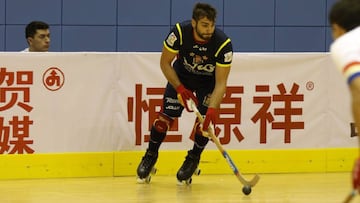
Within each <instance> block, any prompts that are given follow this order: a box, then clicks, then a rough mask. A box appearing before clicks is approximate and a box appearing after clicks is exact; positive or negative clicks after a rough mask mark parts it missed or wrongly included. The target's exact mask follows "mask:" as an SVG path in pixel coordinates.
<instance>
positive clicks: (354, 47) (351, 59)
mask: <svg viewBox="0 0 360 203" xmlns="http://www.w3.org/2000/svg"><path fill="white" fill-rule="evenodd" d="M359 39H360V27H357V28H355V29H353V30H351V31H349V32H347V33H345V34H344V35H342V36H341V37H339V38H338V39H337V40H335V41H334V43H333V44H332V45H331V48H330V51H331V55H332V57H333V60H334V62H335V64H336V66H337V68H338V69H339V70H340V71H341V72H342V74H343V75H344V77H345V78H346V80H347V83H348V84H351V82H352V81H353V80H354V79H355V78H356V77H359V76H360V68H359V67H358V66H353V65H354V64H360V40H359Z"/></svg>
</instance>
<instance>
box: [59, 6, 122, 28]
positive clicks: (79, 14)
mask: <svg viewBox="0 0 360 203" xmlns="http://www.w3.org/2000/svg"><path fill="white" fill-rule="evenodd" d="M116 8H117V1H116V0H75V1H74V0H63V24H64V25H116V18H117V17H116Z"/></svg>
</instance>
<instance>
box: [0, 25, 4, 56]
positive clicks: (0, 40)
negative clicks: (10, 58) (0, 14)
mask: <svg viewBox="0 0 360 203" xmlns="http://www.w3.org/2000/svg"><path fill="white" fill-rule="evenodd" d="M0 51H5V26H4V25H0Z"/></svg>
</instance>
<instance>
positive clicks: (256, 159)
mask: <svg viewBox="0 0 360 203" xmlns="http://www.w3.org/2000/svg"><path fill="white" fill-rule="evenodd" d="M228 153H229V155H230V156H231V157H232V159H233V161H234V162H235V164H236V165H237V167H238V168H239V170H240V171H241V172H242V173H244V174H252V173H259V174H261V173H327V172H349V171H350V170H351V168H352V165H353V162H354V159H355V157H356V156H357V154H358V149H357V148H336V149H299V150H296V149H291V150H290V149H284V150H228ZM143 154H144V152H143V151H121V152H90V153H86V152H82V153H58V154H53V153H49V154H14V155H1V156H0V179H32V178H72V177H116V176H134V177H135V176H136V168H137V165H138V163H139V162H140V160H141V157H142V156H143ZM185 156H186V151H185V150H184V151H165V150H164V151H160V153H159V159H158V162H157V164H156V167H157V169H158V170H157V175H175V174H176V171H177V170H178V168H179V167H180V166H181V164H182V162H183V161H184V157H185ZM199 167H200V168H201V174H202V175H204V174H205V175H206V174H232V171H231V169H230V168H229V166H228V165H227V164H226V161H225V159H224V158H223V157H222V155H221V154H220V152H219V151H217V150H205V151H204V153H203V155H202V158H201V162H200V165H199Z"/></svg>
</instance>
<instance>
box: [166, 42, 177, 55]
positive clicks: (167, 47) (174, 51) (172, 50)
mask: <svg viewBox="0 0 360 203" xmlns="http://www.w3.org/2000/svg"><path fill="white" fill-rule="evenodd" d="M164 47H165V48H166V49H167V50H168V51H170V52H171V53H175V54H177V53H179V50H175V49H172V48H170V47H169V46H168V45H167V44H166V42H165V41H164Z"/></svg>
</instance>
